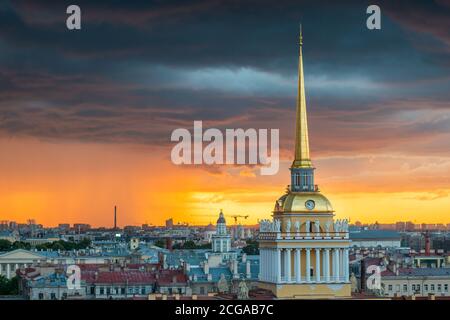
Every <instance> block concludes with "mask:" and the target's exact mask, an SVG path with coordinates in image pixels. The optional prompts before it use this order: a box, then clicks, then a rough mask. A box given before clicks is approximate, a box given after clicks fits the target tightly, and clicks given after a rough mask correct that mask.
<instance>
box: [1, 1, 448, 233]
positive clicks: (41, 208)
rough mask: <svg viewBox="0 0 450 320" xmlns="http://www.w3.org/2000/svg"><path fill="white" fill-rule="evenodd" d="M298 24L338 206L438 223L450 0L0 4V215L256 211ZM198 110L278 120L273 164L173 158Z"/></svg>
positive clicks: (217, 117)
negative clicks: (373, 20)
mask: <svg viewBox="0 0 450 320" xmlns="http://www.w3.org/2000/svg"><path fill="white" fill-rule="evenodd" d="M71 4H77V5H79V7H80V8H81V25H82V28H81V30H78V31H69V30H68V29H67V28H66V19H67V17H68V15H67V14H66V8H67V6H69V5H71ZM370 4H377V5H378V6H379V7H380V8H381V30H369V29H367V27H366V19H367V18H368V16H369V15H368V14H366V9H367V7H368V5H370ZM299 22H301V23H302V26H303V44H304V45H303V59H304V60H303V63H304V71H305V87H306V101H307V107H308V117H309V118H308V121H309V136H310V148H311V157H312V160H313V164H314V166H315V167H316V171H315V173H316V183H318V184H319V187H320V190H321V192H322V193H323V194H324V195H326V196H327V197H328V199H329V200H330V201H331V203H332V204H333V207H334V209H335V214H336V217H337V218H349V219H350V221H351V222H356V221H361V222H375V221H378V222H384V223H391V222H395V221H412V222H416V223H422V222H427V223H450V196H449V194H450V148H449V147H450V143H449V141H450V112H449V111H450V102H449V101H450V1H448V0H435V1H431V0H427V1H416V2H414V1H376V2H374V3H373V2H366V1H339V3H337V1H299V0H295V1H266V0H257V1H250V0H249V1H233V0H229V1H217V0H206V1H187V0H183V1H143V0H142V1H137V0H136V1H113V0H108V1H95V2H94V1H83V0H78V1H63V0H61V1H57V2H55V1H45V0H39V1H22V0H14V1H6V0H0V220H14V221H18V222H25V221H26V220H27V219H35V220H36V221H37V222H38V223H42V224H44V225H53V226H54V225H57V224H58V223H90V224H91V225H93V226H111V225H112V223H113V208H114V205H117V206H118V223H119V225H120V226H125V225H140V224H143V223H147V224H153V225H161V224H163V223H164V221H165V220H166V219H168V218H170V217H173V218H174V220H175V222H176V223H177V222H188V223H191V224H207V223H209V222H213V223H214V222H215V220H216V219H217V216H218V212H219V210H220V209H223V210H224V213H225V217H226V218H228V221H229V223H233V219H232V218H231V216H232V215H249V218H248V219H247V220H242V222H243V223H256V222H257V220H258V219H266V218H269V217H270V214H271V211H272V209H273V205H274V203H275V200H276V199H277V198H278V197H280V196H281V195H283V194H284V192H285V188H286V186H287V185H288V184H289V166H290V164H291V162H292V158H293V145H294V140H293V139H294V126H295V124H294V115H295V103H296V102H295V101H296V95H297V88H296V85H297V82H296V81H297V62H298V26H299ZM194 120H202V121H203V126H204V127H205V128H206V127H210V128H219V129H220V130H225V129H226V128H244V129H247V128H268V129H279V130H280V155H281V166H280V170H279V172H278V174H276V175H273V176H261V175H260V173H259V168H258V167H257V166H246V165H240V166H237V165H236V166H233V165H214V166H210V165H209V166H208V165H195V166H193V165H181V166H177V165H174V164H173V163H172V162H171V159H170V153H171V149H172V148H173V147H174V142H171V141H170V136H171V133H172V131H173V130H175V129H177V128H186V129H190V130H192V128H193V121H194Z"/></svg>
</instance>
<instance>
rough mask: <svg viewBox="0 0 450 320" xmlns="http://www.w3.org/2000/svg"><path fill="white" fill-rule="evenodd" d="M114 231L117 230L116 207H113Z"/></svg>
mask: <svg viewBox="0 0 450 320" xmlns="http://www.w3.org/2000/svg"><path fill="white" fill-rule="evenodd" d="M114 230H117V206H114Z"/></svg>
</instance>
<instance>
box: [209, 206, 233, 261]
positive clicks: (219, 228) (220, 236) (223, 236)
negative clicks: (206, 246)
mask: <svg viewBox="0 0 450 320" xmlns="http://www.w3.org/2000/svg"><path fill="white" fill-rule="evenodd" d="M212 249H213V251H214V252H220V253H223V252H229V251H230V249H231V236H230V235H229V234H228V232H227V223H226V221H225V217H224V216H223V212H222V210H220V213H219V219H217V224H216V234H215V235H213V236H212Z"/></svg>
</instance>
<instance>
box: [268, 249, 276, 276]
mask: <svg viewBox="0 0 450 320" xmlns="http://www.w3.org/2000/svg"><path fill="white" fill-rule="evenodd" d="M269 258H270V261H269V264H270V279H269V280H270V282H275V254H274V251H273V249H270V251H269Z"/></svg>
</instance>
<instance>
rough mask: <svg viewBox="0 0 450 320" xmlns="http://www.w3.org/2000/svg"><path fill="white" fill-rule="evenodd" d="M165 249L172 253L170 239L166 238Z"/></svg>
mask: <svg viewBox="0 0 450 320" xmlns="http://www.w3.org/2000/svg"><path fill="white" fill-rule="evenodd" d="M166 249H167V250H169V251H172V239H171V238H166Z"/></svg>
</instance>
